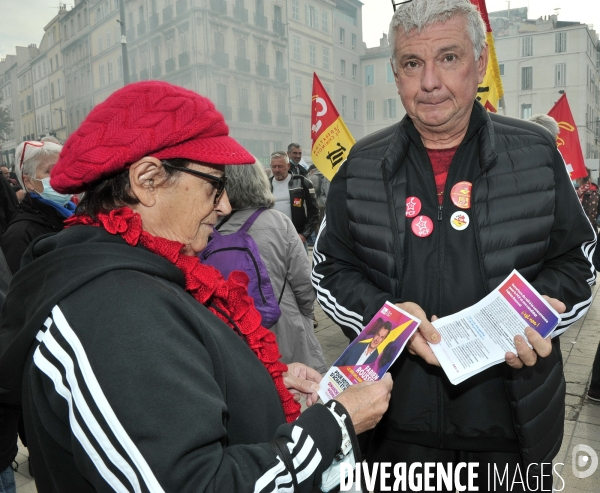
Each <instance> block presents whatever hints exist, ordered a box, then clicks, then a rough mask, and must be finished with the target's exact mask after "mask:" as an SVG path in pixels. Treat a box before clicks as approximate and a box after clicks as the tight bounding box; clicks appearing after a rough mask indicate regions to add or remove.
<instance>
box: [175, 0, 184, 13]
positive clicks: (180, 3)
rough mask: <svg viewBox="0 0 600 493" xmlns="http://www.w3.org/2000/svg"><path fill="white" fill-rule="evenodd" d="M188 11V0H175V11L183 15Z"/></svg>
mask: <svg viewBox="0 0 600 493" xmlns="http://www.w3.org/2000/svg"><path fill="white" fill-rule="evenodd" d="M186 11H187V0H177V2H175V13H176V14H177V15H181V14H183V13H185V12H186Z"/></svg>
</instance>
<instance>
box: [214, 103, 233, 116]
mask: <svg viewBox="0 0 600 493" xmlns="http://www.w3.org/2000/svg"><path fill="white" fill-rule="evenodd" d="M217 109H218V110H219V111H220V112H221V113H223V117H224V118H225V120H231V117H232V116H233V111H232V110H231V106H225V105H221V104H217Z"/></svg>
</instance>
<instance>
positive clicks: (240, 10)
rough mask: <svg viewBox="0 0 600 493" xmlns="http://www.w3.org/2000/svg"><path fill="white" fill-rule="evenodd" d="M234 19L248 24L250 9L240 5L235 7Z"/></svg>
mask: <svg viewBox="0 0 600 493" xmlns="http://www.w3.org/2000/svg"><path fill="white" fill-rule="evenodd" d="M233 17H234V19H237V20H238V21H242V22H248V9H245V8H244V7H240V6H239V5H234V6H233Z"/></svg>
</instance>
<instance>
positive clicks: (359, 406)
mask: <svg viewBox="0 0 600 493" xmlns="http://www.w3.org/2000/svg"><path fill="white" fill-rule="evenodd" d="M392 386H393V382H392V377H391V375H390V374H389V373H386V374H385V375H384V377H383V378H382V379H381V380H379V381H378V382H362V383H359V384H356V385H352V386H350V387H348V388H347V389H346V390H344V391H343V392H342V393H341V394H340V395H338V396H337V397H336V398H335V400H336V401H338V402H339V403H340V404H341V405H342V406H344V407H345V408H346V410H347V411H348V413H350V419H351V420H352V424H353V425H354V431H355V432H356V434H357V435H358V434H359V433H362V432H363V431H367V430H370V429H371V428H374V427H375V425H376V424H377V423H379V421H380V420H381V417H382V416H383V413H385V412H386V411H387V408H388V404H389V402H390V396H391V392H392Z"/></svg>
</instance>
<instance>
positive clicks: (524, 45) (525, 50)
mask: <svg viewBox="0 0 600 493" xmlns="http://www.w3.org/2000/svg"><path fill="white" fill-rule="evenodd" d="M521 56H533V36H525V37H523V38H521Z"/></svg>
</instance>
